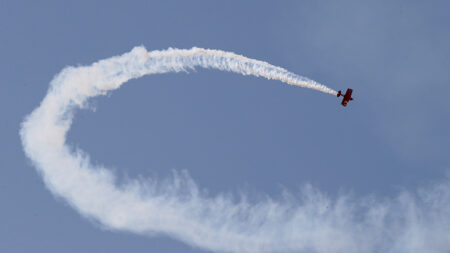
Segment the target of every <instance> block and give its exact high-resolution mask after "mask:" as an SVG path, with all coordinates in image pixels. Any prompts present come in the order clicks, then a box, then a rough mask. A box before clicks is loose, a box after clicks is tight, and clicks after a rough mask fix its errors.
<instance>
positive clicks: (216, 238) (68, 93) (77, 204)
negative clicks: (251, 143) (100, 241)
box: [20, 47, 450, 252]
mask: <svg viewBox="0 0 450 253" xmlns="http://www.w3.org/2000/svg"><path fill="white" fill-rule="evenodd" d="M196 66H200V67H204V68H215V69H219V70H225V71H232V72H236V73H240V74H243V75H254V76H262V77H265V78H268V79H275V80H280V81H282V82H285V83H288V84H292V85H296V86H301V87H306V88H311V89H316V90H319V91H322V92H325V93H330V94H336V92H335V91H334V90H331V89H329V88H327V87H326V86H324V85H321V84H318V83H316V82H314V81H312V80H309V79H307V78H304V77H300V76H297V75H295V74H292V73H290V72H288V71H286V70H284V69H282V68H279V67H276V66H272V65H270V64H268V63H265V62H261V61H257V60H252V59H248V58H246V57H243V56H239V55H236V54H233V53H229V52H223V51H218V50H207V49H199V48H193V49H190V50H179V49H169V50H165V51H151V52H147V51H146V50H145V48H143V47H136V48H134V49H133V50H132V51H131V52H129V53H126V54H124V55H122V56H117V57H112V58H109V59H106V60H102V61H99V62H97V63H94V64H93V65H91V66H87V67H76V68H74V67H68V68H65V69H64V70H63V71H62V72H61V73H60V74H58V75H57V76H56V77H55V78H54V80H53V81H52V82H51V87H50V89H49V92H48V94H47V95H46V97H45V98H44V100H43V101H42V103H41V105H40V106H39V107H38V108H37V109H35V110H34V111H33V112H32V113H31V114H30V115H29V116H28V117H27V118H26V120H25V121H24V122H23V125H22V129H21V131H20V134H21V138H22V143H23V146H24V150H25V153H26V154H27V156H28V157H29V158H30V159H31V160H32V162H33V163H34V165H35V166H36V168H37V169H38V171H39V172H40V173H41V175H42V177H43V179H44V181H45V183H46V185H47V187H48V188H49V189H50V191H51V192H52V193H53V194H55V195H57V196H59V197H62V198H63V199H65V200H66V201H67V202H68V203H69V204H70V205H71V206H73V207H74V208H75V209H76V210H78V211H79V212H80V213H81V214H82V215H83V216H85V217H88V218H90V219H94V220H96V221H98V222H99V223H100V224H102V225H103V226H105V227H106V228H109V229H114V230H126V231H132V232H135V233H140V234H146V235H151V234H155V233H159V234H166V235H169V236H172V237H174V238H177V239H179V240H182V241H184V242H186V243H188V244H190V245H193V246H197V247H200V248H203V249H207V250H211V251H222V252H449V251H450V183H449V180H448V179H447V180H444V181H443V182H441V183H438V184H435V185H433V186H429V187H428V188H426V189H422V190H419V191H418V192H415V193H408V192H402V193H400V194H399V195H398V196H397V197H395V198H391V199H383V200H380V199H377V198H374V197H366V198H358V199H355V198H352V197H350V196H345V195H340V196H338V197H336V198H330V197H327V196H326V195H324V194H323V193H321V192H320V191H318V190H317V189H314V188H313V187H311V186H305V187H304V188H303V190H302V191H301V192H300V193H299V194H289V193H284V194H283V197H282V198H280V199H271V198H268V199H266V200H264V201H260V202H252V201H248V200H247V199H246V197H245V196H241V197H240V198H232V197H229V196H228V195H217V196H209V195H208V194H206V193H205V192H204V191H202V190H201V189H199V188H198V187H197V186H196V184H195V183H194V181H193V180H192V179H191V178H190V177H189V176H188V175H187V173H184V172H183V173H176V172H175V173H174V175H173V177H172V178H171V179H168V180H166V181H157V180H155V179H148V180H144V181H143V180H141V181H138V180H136V181H133V182H128V183H125V184H118V183H117V181H116V179H115V176H114V175H113V174H112V172H111V171H109V170H108V169H106V168H104V167H101V166H93V165H92V164H91V163H90V162H89V158H88V156H87V155H86V154H84V153H83V152H82V151H79V150H74V149H73V148H71V147H69V146H67V145H66V134H67V131H68V130H69V128H70V125H71V122H72V114H73V111H74V110H75V109H77V108H80V107H81V108H82V107H84V105H85V103H86V101H87V99H89V98H90V97H94V96H97V95H102V94H105V93H106V92H107V91H110V90H114V89H117V88H119V87H120V85H122V84H123V83H124V82H126V81H128V80H130V79H132V78H138V77H141V76H143V75H147V74H154V73H166V72H178V71H186V70H189V69H193V68H194V67H196Z"/></svg>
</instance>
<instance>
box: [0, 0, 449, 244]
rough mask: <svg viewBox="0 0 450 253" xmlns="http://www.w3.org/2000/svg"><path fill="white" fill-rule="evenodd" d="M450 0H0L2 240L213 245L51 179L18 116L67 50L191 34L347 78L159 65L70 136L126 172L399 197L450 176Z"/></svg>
mask: <svg viewBox="0 0 450 253" xmlns="http://www.w3.org/2000/svg"><path fill="white" fill-rule="evenodd" d="M448 8H449V5H448V4H447V3H446V2H445V1H441V2H439V1H434V2H433V4H430V3H428V4H425V3H421V2H411V1H409V2H403V3H392V2H391V1H384V2H383V1H376V2H375V1H374V2H371V3H369V2H367V3H362V2H361V1H344V2H339V3H335V2H334V1H329V2H321V3H316V2H313V1H305V2H299V1H292V2H289V1H286V2H281V3H273V2H269V1H267V2H264V1H258V4H257V5H256V4H255V3H252V2H244V3H242V2H232V1H231V2H226V3H225V2H224V3H215V2H210V3H207V2H206V1H205V2H200V1H199V2H191V3H184V2H164V1H160V2H146V1H142V2H139V1H127V3H124V2H119V1H118V2H110V1H104V2H102V1H98V2H96V3H91V2H89V1H84V2H83V1H76V2H75V1H74V2H71V3H70V2H67V3H61V2H58V1H54V2H51V1H47V2H45V1H44V2H40V3H34V2H32V1H28V2H26V1H14V2H13V1H9V2H6V1H2V2H0V32H1V33H2V36H1V37H0V44H1V45H2V47H1V49H0V51H1V54H0V55H1V61H0V64H1V67H2V68H1V69H3V71H2V74H1V75H0V84H1V85H0V91H1V93H0V96H1V97H0V112H1V114H2V115H6V117H4V120H3V121H2V124H0V132H1V133H2V134H1V140H2V144H1V145H0V158H1V159H0V166H1V172H2V175H1V177H0V188H1V191H0V196H1V199H2V206H1V208H0V214H2V215H1V217H3V220H2V223H3V224H2V226H1V227H0V238H2V240H1V241H2V243H1V244H0V251H2V252H24V251H29V250H36V251H47V252H57V251H64V252H94V251H96V252H123V251H131V252H143V251H146V252H152V251H164V252H202V251H203V250H201V249H197V248H192V247H191V246H189V245H186V244H184V243H181V242H179V241H177V240H173V239H170V238H169V237H166V236H156V237H151V236H140V235H135V234H132V233H128V232H117V231H114V232H112V231H109V230H107V229H104V228H102V227H101V226H99V225H98V224H96V223H95V222H92V221H89V220H87V219H84V218H83V217H82V216H80V215H79V214H78V213H77V212H76V211H75V210H73V209H72V208H71V207H70V206H69V205H67V204H66V203H65V202H64V201H63V200H61V199H59V198H55V197H53V196H52V194H51V193H50V192H49V191H48V190H47V189H46V187H45V185H44V183H43V182H42V179H41V177H40V176H39V174H38V173H37V172H36V171H35V169H34V167H33V166H32V164H31V162H30V161H29V160H28V159H27V158H26V157H25V155H24V152H23V151H22V147H21V143H20V138H19V135H18V132H19V127H20V122H21V121H22V120H23V118H24V117H25V115H26V114H28V113H30V112H31V111H32V110H33V109H34V108H35V107H37V106H38V105H39V103H40V101H41V100H42V98H43V97H44V96H45V94H46V92H47V90H48V84H49V82H50V81H51V79H52V78H53V77H54V75H56V74H57V73H58V72H59V71H60V70H61V69H62V68H63V67H65V66H68V65H73V66H77V65H86V64H90V63H92V62H94V61H97V60H99V59H103V58H106V57H110V56H113V55H117V54H122V53H124V52H127V51H129V50H131V48H133V47H134V46H138V45H144V46H145V47H146V48H147V50H149V51H150V50H154V49H165V48H168V47H177V48H191V47H193V46H197V47H204V48H213V49H222V50H226V51H233V52H235V53H239V54H243V55H245V56H248V57H251V58H255V59H259V60H264V61H267V62H269V63H271V64H274V65H278V66H281V67H284V68H286V69H288V70H290V71H292V72H294V73H297V74H300V75H303V76H306V77H309V78H311V79H313V80H316V81H318V82H321V83H323V84H325V85H327V86H329V87H331V88H333V89H336V90H337V89H345V88H347V87H352V88H354V90H355V92H354V97H355V101H354V102H353V103H351V104H350V105H349V106H348V107H347V108H343V107H341V106H339V104H338V103H339V101H338V100H337V99H336V98H334V97H332V96H330V95H326V94H322V93H319V92H316V91H312V90H307V89H302V88H296V87H290V86H289V87H288V86H286V85H282V84H281V83H279V82H277V81H268V80H265V79H262V78H254V77H243V76H240V75H236V74H233V73H226V72H219V71H215V70H203V69H198V70H197V71H193V72H191V73H189V74H186V73H178V74H165V75H153V76H146V77H143V78H140V79H137V80H132V81H130V82H129V83H127V84H126V85H125V86H124V87H122V88H121V89H120V90H118V91H116V92H114V93H111V94H110V95H109V96H107V97H101V98H95V99H94V100H93V101H91V104H92V105H93V107H95V108H96V110H95V112H92V111H89V110H84V111H79V112H77V114H76V118H75V121H74V124H73V126H72V129H71V131H70V132H69V135H68V142H69V144H70V145H72V146H76V147H79V148H81V149H83V150H84V151H86V152H87V153H88V154H89V155H90V156H91V159H92V161H93V162H94V163H99V164H104V165H106V166H108V167H109V168H113V170H114V171H116V172H117V173H118V174H119V175H125V177H130V178H134V177H138V176H139V175H142V176H156V177H159V178H165V177H167V176H169V175H170V170H171V169H178V170H181V169H186V170H188V171H189V173H190V175H191V177H192V178H193V179H194V180H195V181H196V183H197V184H198V185H199V186H200V187H201V188H205V189H207V190H208V191H209V192H210V193H211V194H212V195H214V194H217V193H221V192H235V193H236V192H239V191H245V192H247V193H249V195H251V196H254V197H255V198H259V197H260V196H261V195H265V194H268V195H270V196H273V197H274V198H277V196H279V195H280V192H281V191H282V190H283V189H287V190H289V191H291V192H294V193H295V192H296V191H298V189H299V187H301V186H302V185H303V184H305V183H311V184H312V185H314V186H315V187H317V188H318V189H320V190H321V191H322V192H324V193H326V194H328V195H329V196H331V198H333V196H336V195H338V193H340V192H351V193H352V194H354V195H355V196H367V195H375V196H379V197H380V198H394V197H395V196H397V194H398V192H399V191H400V190H402V189H406V190H408V191H415V190H416V189H418V188H420V187H422V186H424V185H427V184H433V183H434V182H435V181H439V180H441V179H442V178H443V177H444V176H445V174H446V173H447V172H448V168H449V162H450V159H449V156H448V151H449V150H450V130H449V129H450V120H449V119H448V115H449V113H450V102H449V100H448V94H450V93H449V92H450V89H449V85H448V83H449V81H450V74H449V72H448V67H449V64H450V48H449V46H448V45H449V44H450V32H449V31H450V29H449V24H450V14H449V13H448V11H447V10H448Z"/></svg>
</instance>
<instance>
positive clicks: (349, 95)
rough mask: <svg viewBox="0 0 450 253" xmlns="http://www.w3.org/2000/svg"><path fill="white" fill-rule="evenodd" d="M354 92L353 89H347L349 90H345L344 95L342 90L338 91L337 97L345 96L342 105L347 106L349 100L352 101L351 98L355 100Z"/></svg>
mask: <svg viewBox="0 0 450 253" xmlns="http://www.w3.org/2000/svg"><path fill="white" fill-rule="evenodd" d="M352 92H353V90H352V89H347V91H346V92H345V94H344V95H342V92H341V91H339V92H338V94H337V97H340V96H343V97H344V98H343V99H342V103H341V105H343V106H347V104H348V102H349V101H351V100H353V98H352Z"/></svg>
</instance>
